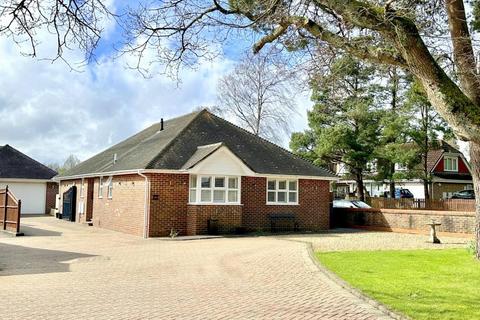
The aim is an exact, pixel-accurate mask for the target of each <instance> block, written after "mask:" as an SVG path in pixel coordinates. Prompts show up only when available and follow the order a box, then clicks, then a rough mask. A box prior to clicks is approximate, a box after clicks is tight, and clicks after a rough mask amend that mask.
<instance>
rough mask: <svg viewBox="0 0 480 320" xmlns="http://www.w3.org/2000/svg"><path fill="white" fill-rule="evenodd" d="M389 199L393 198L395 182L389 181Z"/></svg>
mask: <svg viewBox="0 0 480 320" xmlns="http://www.w3.org/2000/svg"><path fill="white" fill-rule="evenodd" d="M389 193H390V194H389V197H390V198H395V180H390V192H389Z"/></svg>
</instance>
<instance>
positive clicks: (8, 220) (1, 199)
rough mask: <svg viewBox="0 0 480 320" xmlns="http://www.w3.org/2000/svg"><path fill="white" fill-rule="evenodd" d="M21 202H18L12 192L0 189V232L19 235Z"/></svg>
mask: <svg viewBox="0 0 480 320" xmlns="http://www.w3.org/2000/svg"><path fill="white" fill-rule="evenodd" d="M21 210H22V201H21V200H18V199H17V198H16V197H15V196H14V195H13V193H12V192H10V191H9V190H8V186H7V187H6V188H5V189H0V227H1V228H2V229H1V230H5V231H10V232H14V233H16V234H17V235H20V234H21V233H20V215H21Z"/></svg>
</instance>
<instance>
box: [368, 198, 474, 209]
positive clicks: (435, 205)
mask: <svg viewBox="0 0 480 320" xmlns="http://www.w3.org/2000/svg"><path fill="white" fill-rule="evenodd" d="M369 202H370V204H371V206H372V207H373V208H378V209H406V210H408V209H411V210H442V211H463V212H473V211H475V200H470V199H446V200H434V199H409V198H402V199H392V198H370V201H369Z"/></svg>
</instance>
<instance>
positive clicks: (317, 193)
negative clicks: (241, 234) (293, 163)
mask: <svg viewBox="0 0 480 320" xmlns="http://www.w3.org/2000/svg"><path fill="white" fill-rule="evenodd" d="M298 189H299V194H298V203H299V204H298V205H267V204H266V201H267V198H266V197H267V178H263V177H245V176H244V177H242V199H241V200H242V203H243V204H244V206H243V217H242V222H243V226H244V227H246V229H247V230H248V231H270V219H269V214H272V213H293V214H295V218H296V222H297V223H298V226H299V229H300V230H301V231H322V230H327V229H329V228H330V215H329V212H330V202H331V201H330V183H329V181H326V180H313V179H299V180H298Z"/></svg>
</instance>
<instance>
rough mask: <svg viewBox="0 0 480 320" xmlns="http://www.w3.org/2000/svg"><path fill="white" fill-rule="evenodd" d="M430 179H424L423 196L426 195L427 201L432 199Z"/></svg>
mask: <svg viewBox="0 0 480 320" xmlns="http://www.w3.org/2000/svg"><path fill="white" fill-rule="evenodd" d="M428 185H429V183H428V179H423V194H424V195H425V200H428V199H430V192H428Z"/></svg>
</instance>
